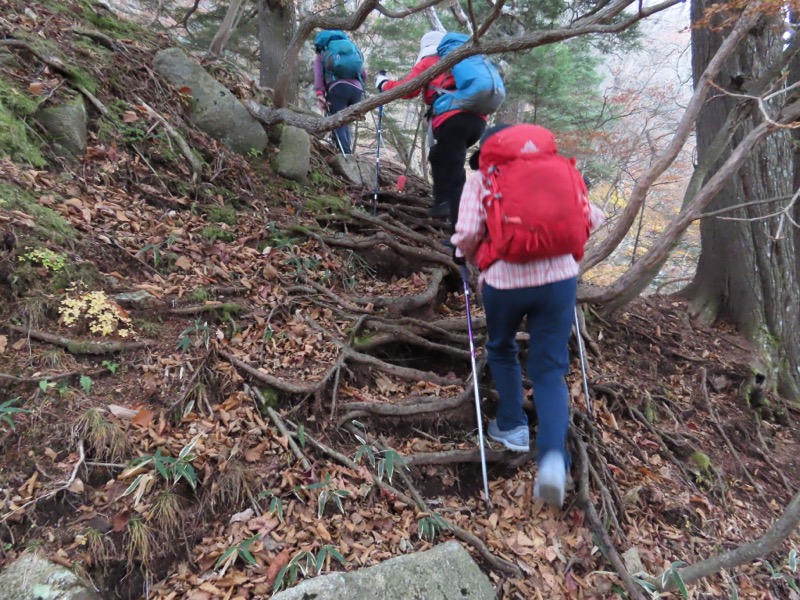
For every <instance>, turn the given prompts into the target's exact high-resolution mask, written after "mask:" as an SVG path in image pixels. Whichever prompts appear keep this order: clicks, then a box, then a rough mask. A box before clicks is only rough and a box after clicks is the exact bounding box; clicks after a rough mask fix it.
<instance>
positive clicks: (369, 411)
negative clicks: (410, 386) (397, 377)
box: [338, 388, 472, 427]
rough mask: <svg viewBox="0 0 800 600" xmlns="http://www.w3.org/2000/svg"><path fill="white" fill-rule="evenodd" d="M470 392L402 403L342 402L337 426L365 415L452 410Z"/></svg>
mask: <svg viewBox="0 0 800 600" xmlns="http://www.w3.org/2000/svg"><path fill="white" fill-rule="evenodd" d="M471 393H472V390H471V388H468V389H465V390H464V391H463V392H462V393H461V394H459V395H458V396H454V397H452V398H436V397H430V398H427V399H425V400H420V401H418V402H409V403H402V404H389V403H385V402H371V401H362V402H347V403H345V404H342V406H341V409H342V410H343V411H346V412H345V414H344V415H343V416H342V417H341V418H340V419H339V423H338V424H339V426H340V427H341V426H342V425H343V424H344V423H347V422H348V421H351V420H353V419H357V418H360V417H363V416H366V415H373V416H384V417H409V416H411V415H422V414H428V413H439V412H444V411H446V410H453V409H455V408H458V407H459V406H462V405H463V404H465V403H466V402H467V401H468V400H469V397H470V394H471Z"/></svg>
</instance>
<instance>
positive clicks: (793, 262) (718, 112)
mask: <svg viewBox="0 0 800 600" xmlns="http://www.w3.org/2000/svg"><path fill="white" fill-rule="evenodd" d="M726 4H731V5H732V6H729V7H726ZM709 8H711V9H726V8H730V9H732V10H734V11H735V10H737V7H736V6H735V4H734V3H730V2H727V0H723V1H722V2H715V1H714V0H694V2H693V3H692V21H693V23H694V27H693V29H692V57H693V66H694V69H693V70H694V73H695V79H696V78H697V77H699V74H700V73H702V72H703V70H704V68H705V67H706V65H707V64H708V62H709V60H710V59H711V57H712V56H713V55H714V54H715V52H716V51H717V50H718V48H719V47H720V44H721V42H722V39H723V37H724V35H725V32H726V31H727V30H728V29H729V27H727V26H726V24H727V22H728V19H729V17H730V14H729V12H728V11H727V10H722V11H721V12H716V14H712V15H711V16H709V13H708V10H709ZM784 29H785V28H784V17H783V15H782V14H781V12H778V11H769V12H767V11H765V12H764V15H763V17H762V18H761V19H760V20H759V22H758V24H757V26H756V27H754V28H753V29H751V31H750V32H749V34H748V36H747V38H746V39H745V40H744V41H743V43H741V44H740V45H739V46H738V48H737V51H736V52H735V53H734V54H733V55H732V56H731V57H730V58H729V59H728V60H727V61H726V62H725V65H724V66H723V68H722V70H721V72H720V73H719V75H718V76H717V77H716V79H715V82H716V84H717V85H718V86H719V88H718V89H717V90H716V91H715V92H714V93H713V95H712V96H711V98H710V99H709V102H707V103H706V105H705V106H704V107H703V109H702V110H701V111H700V115H699V117H698V119H697V156H698V160H699V161H701V162H702V161H703V160H704V159H705V158H706V157H707V156H708V155H709V154H710V155H711V158H712V159H713V160H714V161H715V162H714V166H713V167H712V169H711V170H710V172H709V176H712V175H713V174H714V173H715V172H716V170H717V169H718V166H719V164H720V163H721V162H722V161H724V160H725V159H726V158H728V157H729V156H730V154H731V152H732V151H733V150H734V149H735V148H736V147H737V146H738V145H739V144H740V143H741V141H742V139H743V138H744V137H745V136H746V135H747V134H748V133H749V132H751V131H752V130H753V129H754V128H755V127H757V126H758V125H759V124H763V123H764V122H765V119H766V118H767V115H766V114H764V113H763V112H762V111H761V110H760V109H759V107H758V106H757V102H756V99H755V98H754V97H753V96H754V94H753V91H752V88H753V86H754V84H755V82H757V81H758V80H759V79H760V78H762V77H764V76H768V77H770V79H777V77H775V76H777V75H781V76H783V75H785V74H786V71H785V67H786V65H785V64H784V63H783V62H782V60H781V59H782V57H783V53H784V38H783V33H784ZM776 65H777V66H778V67H777V68H776ZM771 71H772V72H773V73H772V74H770V72H771ZM795 76H796V75H795ZM784 85H785V83H784V82H783V81H780V80H778V82H777V83H776V86H777V87H778V88H779V87H781V86H784ZM773 89H775V88H773ZM743 95H744V96H747V95H750V96H751V98H749V99H748V98H743V97H742V96H743ZM755 95H758V94H755ZM781 101H782V100H781V98H780V97H776V98H775V99H774V100H772V101H769V100H767V101H766V102H764V105H765V108H766V109H767V110H769V109H772V111H774V109H775V107H776V106H777V105H778V103H779V102H781ZM733 114H739V115H742V116H740V117H739V118H738V121H739V123H740V124H739V126H738V128H737V129H736V131H735V132H734V133H733V135H732V137H731V139H730V142H729V143H728V144H726V145H725V146H724V149H723V150H722V152H719V151H718V150H716V149H715V148H714V147H713V145H714V143H715V142H716V141H717V140H718V137H717V136H718V132H719V131H720V130H721V129H725V128H726V126H727V124H726V121H727V120H728V119H729V118H730V117H731V115H733ZM791 156H792V137H791V134H790V131H789V129H785V130H783V131H779V132H777V133H775V134H774V135H772V136H771V137H770V138H769V139H768V140H767V141H766V142H765V143H764V144H762V145H761V146H760V147H758V148H757V149H754V150H753V151H752V152H750V153H749V156H748V157H747V160H746V161H745V163H744V164H743V166H742V168H741V169H740V170H739V172H738V173H737V174H736V175H735V176H734V177H731V178H730V180H729V181H728V183H727V184H726V185H725V187H724V188H723V189H722V190H721V191H720V193H719V194H717V196H716V197H715V199H714V200H713V201H712V202H711V203H710V204H709V205H708V209H707V212H708V213H717V214H716V215H714V216H709V217H708V218H705V219H703V220H702V221H701V225H700V234H701V251H700V260H699V263H698V266H697V273H696V275H695V277H694V280H693V282H692V283H691V284H690V285H689V286H688V288H687V289H686V290H685V293H686V294H687V296H688V297H689V298H690V299H691V304H692V308H693V310H694V311H695V312H696V313H697V314H698V315H699V316H700V317H701V318H702V319H703V320H704V321H706V322H714V321H716V320H717V319H719V318H728V319H730V320H731V321H732V322H733V323H734V324H735V325H736V327H737V328H738V329H739V330H740V331H741V332H742V333H744V334H745V335H746V336H747V337H748V338H749V339H751V340H752V341H753V342H754V344H755V345H756V347H757V348H758V350H759V351H760V352H759V354H760V355H763V356H764V357H766V359H767V361H768V364H766V365H764V367H765V369H766V370H765V371H764V372H763V374H764V375H768V376H769V377H770V378H771V379H774V380H775V381H776V382H777V384H778V386H779V390H780V392H781V393H782V394H783V395H784V396H786V397H791V398H795V399H800V294H798V289H800V258H799V257H800V238H799V237H798V227H797V224H798V223H800V203H798V202H797V193H796V191H795V190H796V189H797V188H796V185H795V178H796V177H797V174H796V166H795V165H794V164H793V162H792V160H790V159H789V157H791Z"/></svg>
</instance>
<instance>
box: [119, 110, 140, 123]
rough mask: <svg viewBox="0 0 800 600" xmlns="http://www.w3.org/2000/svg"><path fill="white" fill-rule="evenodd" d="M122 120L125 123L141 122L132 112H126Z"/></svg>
mask: <svg viewBox="0 0 800 600" xmlns="http://www.w3.org/2000/svg"><path fill="white" fill-rule="evenodd" d="M122 120H123V121H124V122H125V123H133V122H134V121H138V120H139V115H137V114H136V113H135V112H133V111H132V110H126V111H125V112H124V113H123V115H122Z"/></svg>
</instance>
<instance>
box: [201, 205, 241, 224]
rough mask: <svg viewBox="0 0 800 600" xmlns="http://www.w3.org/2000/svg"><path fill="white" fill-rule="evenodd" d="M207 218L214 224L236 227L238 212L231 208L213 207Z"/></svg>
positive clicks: (209, 210)
mask: <svg viewBox="0 0 800 600" xmlns="http://www.w3.org/2000/svg"><path fill="white" fill-rule="evenodd" d="M206 214H207V217H208V220H209V221H211V222H212V223H225V224H226V225H230V226H234V225H236V211H235V210H234V209H232V208H231V207H230V206H212V207H210V208H209V209H208V213H206Z"/></svg>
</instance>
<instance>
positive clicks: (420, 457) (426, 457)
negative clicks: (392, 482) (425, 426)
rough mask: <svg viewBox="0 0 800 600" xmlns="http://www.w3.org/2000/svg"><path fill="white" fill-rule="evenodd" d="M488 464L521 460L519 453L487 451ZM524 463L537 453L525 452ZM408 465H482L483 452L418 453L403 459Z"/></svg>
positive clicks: (448, 451)
mask: <svg viewBox="0 0 800 600" xmlns="http://www.w3.org/2000/svg"><path fill="white" fill-rule="evenodd" d="M484 453H485V455H486V462H489V463H511V462H512V461H513V462H518V461H519V459H520V458H521V456H520V454H521V453H519V452H509V451H507V450H485V451H484ZM523 454H524V455H525V458H524V462H528V461H531V460H533V459H534V457H535V454H536V453H535V452H525V453H523ZM403 458H404V459H405V461H406V464H407V465H408V466H409V467H411V466H414V467H421V466H423V465H451V464H460V463H480V462H481V451H480V449H476V450H444V451H442V452H417V453H415V454H410V455H408V456H404V457H403Z"/></svg>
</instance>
